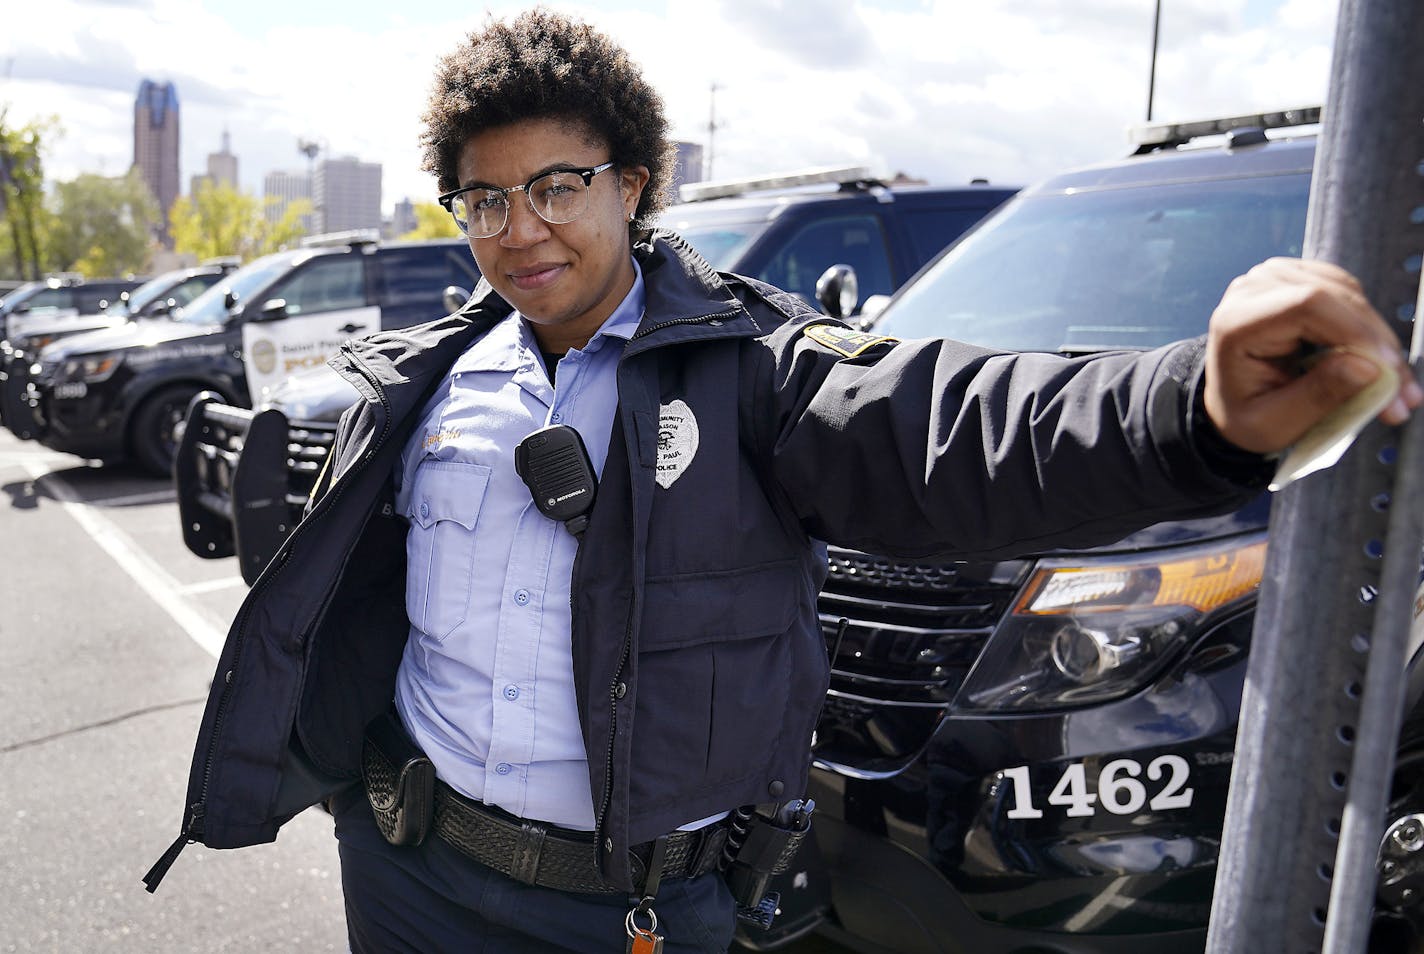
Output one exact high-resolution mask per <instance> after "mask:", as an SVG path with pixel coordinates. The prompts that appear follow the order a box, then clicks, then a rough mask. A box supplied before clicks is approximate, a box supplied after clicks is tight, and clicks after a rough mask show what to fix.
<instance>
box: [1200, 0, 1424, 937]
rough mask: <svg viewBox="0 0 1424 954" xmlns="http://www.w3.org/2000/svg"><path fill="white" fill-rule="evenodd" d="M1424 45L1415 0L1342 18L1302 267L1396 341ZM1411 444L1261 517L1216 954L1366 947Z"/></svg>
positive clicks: (1413, 229) (1417, 168) (1383, 443)
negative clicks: (1352, 285) (1349, 276)
mask: <svg viewBox="0 0 1424 954" xmlns="http://www.w3.org/2000/svg"><path fill="white" fill-rule="evenodd" d="M1421 49H1424V4H1421V3H1419V2H1418V0H1344V2H1342V4H1341V8H1340V14H1339V23H1338V26H1337V29H1336V38H1335V59H1334V64H1333V67H1332V72H1331V84H1330V95H1329V101H1328V103H1327V110H1326V119H1325V125H1324V129H1323V131H1322V135H1321V139H1320V143H1319V146H1318V150H1317V154H1316V162H1315V176H1314V180H1313V185H1312V192H1311V202H1310V214H1309V217H1308V220H1307V225H1306V254H1307V255H1308V256H1310V257H1315V258H1321V259H1325V260H1327V261H1332V262H1335V263H1337V264H1339V265H1342V266H1344V267H1345V268H1347V269H1349V270H1350V271H1351V272H1353V273H1354V274H1355V275H1356V276H1358V277H1359V278H1360V280H1361V282H1362V283H1363V284H1364V286H1365V290H1366V292H1367V293H1368V295H1369V297H1370V300H1371V301H1372V302H1373V303H1374V305H1375V307H1376V308H1378V309H1379V310H1380V312H1381V313H1382V314H1384V315H1385V316H1386V318H1387V319H1388V320H1390V321H1391V322H1392V323H1393V324H1394V326H1395V327H1396V329H1397V330H1398V332H1399V334H1400V338H1401V342H1403V341H1404V340H1406V339H1407V338H1408V337H1409V334H1410V333H1411V321H1412V320H1413V317H1414V314H1415V311H1416V307H1417V306H1416V300H1417V297H1418V286H1419V272H1420V269H1419V261H1420V258H1419V256H1420V252H1421V250H1424V213H1420V212H1419V211H1416V210H1419V209H1421V207H1424V58H1421V57H1420V55H1419V51H1420V50H1421ZM1419 430H1420V428H1419V426H1417V425H1412V426H1411V428H1410V429H1409V430H1408V431H1407V432H1405V431H1401V430H1400V429H1395V428H1387V427H1384V426H1382V425H1380V424H1378V423H1375V424H1373V425H1371V426H1370V427H1369V428H1367V429H1366V430H1365V431H1364V433H1362V434H1361V435H1360V437H1359V439H1358V440H1357V441H1356V443H1355V446H1354V447H1353V448H1352V449H1351V450H1350V452H1349V453H1348V454H1346V456H1345V458H1344V459H1343V460H1342V461H1341V462H1340V463H1339V464H1337V465H1336V466H1335V467H1334V468H1332V469H1330V470H1327V471H1324V472H1321V473H1317V474H1315V475H1312V476H1310V477H1307V478H1305V479H1303V480H1301V481H1299V482H1297V483H1295V484H1293V485H1291V486H1290V487H1289V488H1287V489H1286V490H1285V491H1283V492H1282V493H1281V494H1280V495H1279V496H1278V498H1277V499H1276V501H1275V503H1274V507H1273V510H1272V514H1271V530H1270V541H1271V542H1270V551H1269V555H1268V558H1267V565H1266V573H1265V578H1264V580H1263V582H1262V587H1261V599H1260V604H1259V608H1258V610H1257V617H1256V630H1255V635H1254V640H1253V645H1252V651H1251V662H1250V665H1249V668H1248V675H1247V685H1246V692H1245V697H1244V700H1243V705H1242V712H1241V722H1240V728H1239V731H1238V735H1237V742H1236V763H1235V765H1234V768H1233V771H1232V779H1231V794H1230V798H1229V800H1228V806H1227V818H1226V831H1225V835H1224V839H1223V844H1222V853H1221V859H1220V862H1219V864H1218V868H1217V879H1216V893H1215V896H1214V898H1213V903H1212V915H1211V926H1210V930H1209V935H1208V940H1207V950H1208V951H1209V952H1210V954H1248V952H1249V954H1257V952H1260V951H1272V952H1285V954H1296V952H1301V954H1305V952H1311V954H1313V952H1318V951H1321V950H1322V949H1323V944H1324V941H1325V933H1326V925H1327V921H1328V923H1329V926H1330V930H1331V944H1332V945H1333V946H1332V947H1331V951H1332V952H1336V954H1345V952H1350V954H1355V952H1360V951H1363V950H1364V937H1365V935H1366V933H1367V932H1368V927H1369V925H1368V921H1369V912H1370V903H1371V901H1372V899H1373V894H1374V883H1375V873H1374V864H1373V861H1374V857H1375V852H1376V851H1377V848H1378V845H1379V839H1380V836H1381V834H1382V832H1383V828H1384V825H1385V819H1384V817H1383V816H1384V799H1385V798H1386V797H1387V789H1388V780H1389V777H1390V774H1391V772H1392V765H1393V754H1394V746H1395V744H1396V739H1395V736H1396V734H1397V726H1398V720H1399V717H1400V714H1399V709H1400V700H1401V696H1402V675H1403V673H1402V671H1403V645H1404V639H1405V638H1406V636H1407V629H1408V621H1407V616H1406V617H1405V618H1404V619H1403V620H1398V619H1397V618H1398V616H1399V612H1398V609H1399V603H1400V601H1401V600H1403V601H1404V602H1405V604H1406V609H1407V602H1408V597H1409V596H1411V595H1412V594H1413V592H1414V581H1415V580H1416V579H1417V573H1418V566H1419V564H1418V559H1419V545H1420V541H1419V530H1418V523H1417V517H1418V514H1419V511H1420V508H1421V506H1424V501H1421V498H1420V473H1419V471H1420V470H1421V469H1424V468H1421V467H1420V466H1419V465H1418V464H1417V463H1414V464H1413V465H1410V466H1404V465H1406V458H1409V459H1413V458H1414V457H1417V456H1418V453H1419V448H1418V447H1417V446H1415V447H1413V448H1412V449H1411V448H1410V447H1407V446H1405V442H1406V441H1412V443H1413V444H1414V445H1418V444H1419V440H1418V439H1417V435H1418V433H1419ZM1411 470H1412V471H1413V472H1412V473H1409V472H1408V471H1411ZM1411 511H1412V512H1413V513H1412V516H1413V518H1415V519H1414V521H1413V522H1414V527H1413V529H1411V528H1410V526H1409V525H1408V524H1409V523H1410V521H1409V520H1407V519H1405V518H1406V517H1410V516H1411V514H1410V512H1411ZM1411 535H1412V536H1413V539H1412V541H1411V540H1410V539H1409V538H1410V536H1411ZM1411 548H1412V552H1410V550H1411ZM1386 550H1389V555H1388V558H1386ZM1400 552H1403V553H1404V557H1403V559H1404V561H1405V562H1406V563H1407V564H1408V566H1409V570H1410V571H1411V572H1410V573H1409V574H1408V582H1407V585H1403V586H1402V585H1401V584H1400V582H1399V581H1400V580H1401V579H1402V578H1403V576H1404V575H1405V574H1404V572H1403V570H1402V569H1401V564H1400V557H1399V556H1398V554H1399V553H1400ZM1387 562H1388V563H1389V565H1388V566H1386V563H1387ZM1401 590H1404V591H1405V592H1401ZM1367 667H1368V668H1369V670H1370V673H1369V679H1368V680H1367V678H1366V669H1367ZM1391 676H1392V678H1393V686H1391V685H1390V684H1389V683H1390V677H1391ZM1367 685H1368V688H1367ZM1347 803H1348V805H1349V809H1348V811H1347ZM1337 855H1338V859H1337ZM1336 884H1338V885H1339V887H1338V888H1337V889H1336V891H1335V897H1333V898H1332V886H1334V885H1336Z"/></svg>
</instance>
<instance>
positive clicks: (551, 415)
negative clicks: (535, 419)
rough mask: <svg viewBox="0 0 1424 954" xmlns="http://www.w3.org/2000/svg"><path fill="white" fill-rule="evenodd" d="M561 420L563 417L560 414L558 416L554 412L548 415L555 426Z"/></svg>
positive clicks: (556, 412)
mask: <svg viewBox="0 0 1424 954" xmlns="http://www.w3.org/2000/svg"><path fill="white" fill-rule="evenodd" d="M563 419H564V416H563V415H562V414H560V413H559V412H558V411H555V412H554V413H553V414H550V415H549V420H551V421H553V422H554V423H555V424H558V423H559V422H560V421H562V420H563Z"/></svg>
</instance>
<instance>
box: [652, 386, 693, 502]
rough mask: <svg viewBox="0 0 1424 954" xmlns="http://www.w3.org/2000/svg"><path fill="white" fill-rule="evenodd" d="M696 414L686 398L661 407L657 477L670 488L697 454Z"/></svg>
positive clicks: (665, 487)
mask: <svg viewBox="0 0 1424 954" xmlns="http://www.w3.org/2000/svg"><path fill="white" fill-rule="evenodd" d="M697 440H698V436H697V418H696V417H695V416H693V413H692V408H690V407H688V406H687V402H686V401H673V402H672V403H671V404H664V405H663V406H662V407H660V408H658V465H657V472H656V474H655V477H654V479H656V480H657V482H658V486H659V487H661V488H663V489H664V490H667V489H668V488H669V487H671V486H672V485H673V481H675V480H677V479H678V478H679V477H681V476H682V472H683V471H685V470H687V468H688V465H690V464H691V463H692V458H693V457H695V456H696V455H697Z"/></svg>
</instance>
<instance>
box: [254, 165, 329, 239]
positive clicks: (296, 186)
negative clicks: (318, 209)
mask: <svg viewBox="0 0 1424 954" xmlns="http://www.w3.org/2000/svg"><path fill="white" fill-rule="evenodd" d="M311 197H312V177H311V176H310V175H308V174H307V173H305V172H283V171H280V170H276V171H273V172H269V173H267V175H265V176H264V177H263V178H262V202H263V208H264V211H265V213H266V215H267V221H268V222H271V223H273V224H276V223H277V222H280V221H281V220H282V216H283V215H285V214H286V212H287V206H288V205H291V204H292V202H293V201H295V200H297V199H306V200H308V201H310V200H311ZM315 230H316V216H315V215H314V214H313V213H311V212H308V213H307V214H306V215H304V216H302V231H303V232H306V233H307V234H308V235H310V234H311V233H312V232H314V231H315Z"/></svg>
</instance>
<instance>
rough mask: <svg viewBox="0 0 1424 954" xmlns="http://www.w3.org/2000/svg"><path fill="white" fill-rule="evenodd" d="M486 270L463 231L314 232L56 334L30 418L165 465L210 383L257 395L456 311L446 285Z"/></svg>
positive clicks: (106, 453) (85, 443) (462, 286)
mask: <svg viewBox="0 0 1424 954" xmlns="http://www.w3.org/2000/svg"><path fill="white" fill-rule="evenodd" d="M477 281H478V272H477V270H476V269H475V266H474V263H473V261H472V260H471V258H470V254H469V251H468V249H467V248H466V247H465V245H464V243H463V242H462V241H459V240H455V239H451V240H440V241H431V242H410V243H390V244H380V243H378V242H376V241H375V239H374V236H370V235H350V234H347V235H340V236H328V237H318V238H317V239H316V240H308V241H307V242H305V243H303V247H301V248H299V249H295V250H292V251H285V252H277V253H275V254H273V255H268V256H266V257H264V258H260V259H258V260H256V261H254V262H252V263H250V264H248V265H246V266H244V267H243V268H240V269H238V270H237V271H235V272H233V273H232V274H231V275H228V276H227V277H226V278H224V279H223V280H222V281H221V282H219V283H218V284H216V285H214V286H213V287H212V288H210V289H208V291H206V292H204V293H203V294H202V295H200V296H199V297H198V298H196V299H194V300H193V301H192V302H191V303H190V304H189V305H188V306H187V307H186V308H184V309H183V311H182V313H181V314H180V315H177V316H176V317H175V318H174V320H162V321H160V320H151V319H150V320H139V321H134V322H130V323H128V324H125V325H123V326H122V327H119V328H111V329H104V330H100V331H94V332H88V333H86V334H81V335H76V336H74V337H72V338H67V339H64V340H62V341H58V342H55V343H54V344H51V345H49V346H48V347H46V348H45V349H44V350H43V351H42V352H40V355H39V359H38V361H37V362H36V363H35V364H34V365H32V366H31V367H30V368H29V369H27V374H28V376H29V378H30V380H28V381H27V382H26V383H25V405H26V406H27V407H28V408H29V412H30V414H31V416H32V423H31V424H30V427H31V429H32V431H33V433H34V434H35V436H36V439H37V440H39V442H40V443H42V444H44V445H45V446H47V447H50V448H53V449H54V450H59V451H66V452H68V453H72V454H78V455H80V456H82V457H91V458H99V459H102V460H115V459H119V458H124V457H132V458H133V459H134V460H136V461H137V462H138V463H139V464H140V465H141V466H142V467H143V468H144V469H146V470H147V471H149V472H150V473H153V474H154V475H158V476H164V475H167V474H169V473H171V471H172V462H173V453H174V450H175V448H176V433H175V428H176V426H177V425H178V423H179V422H181V421H182V419H183V416H184V414H185V413H186V411H187V406H188V402H189V401H190V400H191V399H192V397H193V395H195V394H197V393H198V392H199V391H203V390H208V391H213V392H215V393H217V394H219V395H221V396H222V398H223V399H224V400H225V401H227V402H228V403H231V404H237V405H244V406H245V405H248V404H249V403H250V401H251V399H252V396H253V395H256V394H259V393H261V389H262V388H263V387H264V386H268V385H271V384H273V383H275V382H277V381H279V380H281V379H282V378H285V377H286V376H287V375H290V374H292V373H293V372H294V371H297V370H299V369H301V368H306V367H313V366H317V365H321V364H323V363H324V362H325V361H326V359H327V357H329V356H330V355H331V354H333V353H334V352H335V350H336V348H337V347H338V346H339V345H340V343H341V342H342V341H344V340H346V339H347V338H350V337H352V336H356V335H361V334H366V333H368V332H373V331H378V330H380V329H382V328H399V327H403V326H405V325H410V324H414V323H416V322H418V321H425V320H428V319H430V318H434V317H439V316H440V315H441V314H445V313H446V312H447V311H448V310H449V309H448V308H447V306H446V304H445V299H446V298H447V297H448V296H447V295H446V290H447V289H452V288H453V289H458V290H459V291H460V292H462V293H463V294H464V295H466V296H468V294H469V292H470V290H471V289H473V288H474V286H475V284H476V282H477ZM12 429H13V428H12Z"/></svg>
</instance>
